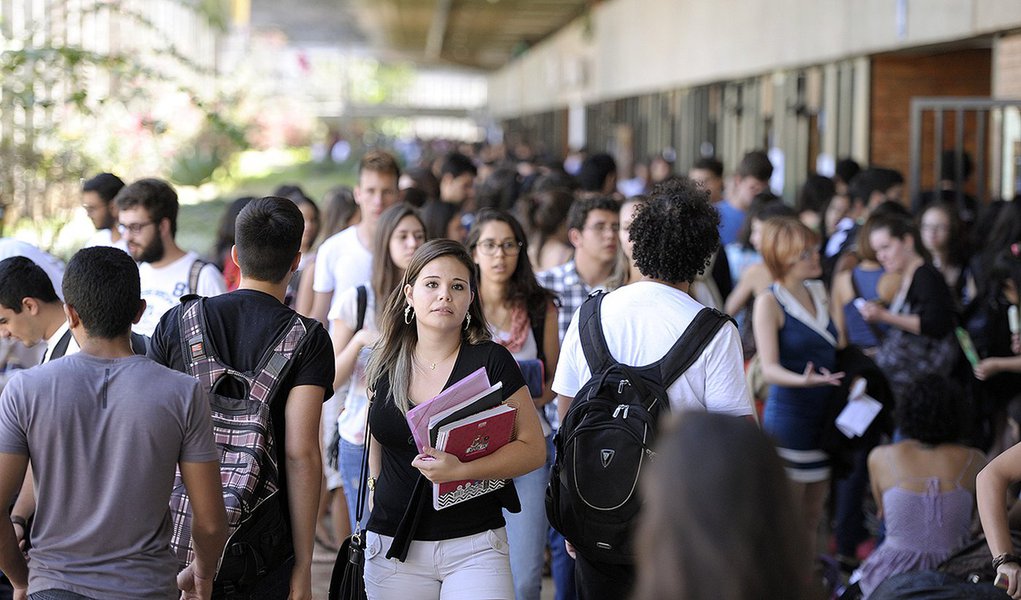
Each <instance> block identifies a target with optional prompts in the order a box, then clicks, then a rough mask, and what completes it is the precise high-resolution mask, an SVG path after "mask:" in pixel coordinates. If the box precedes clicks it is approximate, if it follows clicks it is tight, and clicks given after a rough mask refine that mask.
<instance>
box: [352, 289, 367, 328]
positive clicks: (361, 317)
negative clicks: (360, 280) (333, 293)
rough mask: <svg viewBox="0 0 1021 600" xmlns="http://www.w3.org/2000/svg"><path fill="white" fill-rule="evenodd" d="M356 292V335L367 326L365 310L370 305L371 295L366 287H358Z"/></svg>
mask: <svg viewBox="0 0 1021 600" xmlns="http://www.w3.org/2000/svg"><path fill="white" fill-rule="evenodd" d="M355 292H356V293H357V295H358V317H357V318H358V320H357V321H356V322H355V330H354V333H358V332H359V331H361V330H362V327H364V326H365V308H366V306H368V304H369V293H368V291H367V290H366V289H365V286H364V285H360V286H358V288H357V289H356V290H355Z"/></svg>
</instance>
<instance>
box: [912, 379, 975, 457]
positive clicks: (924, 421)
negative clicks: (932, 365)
mask: <svg viewBox="0 0 1021 600" xmlns="http://www.w3.org/2000/svg"><path fill="white" fill-rule="evenodd" d="M966 412H967V410H966V405H965V398H964V392H963V391H962V390H961V387H960V386H959V385H958V384H957V382H955V381H953V380H952V379H949V378H947V377H944V376H942V375H929V376H926V377H920V378H918V379H916V380H915V381H912V382H911V383H910V384H909V385H908V387H907V388H905V390H904V394H903V395H902V396H901V398H900V400H899V401H898V402H897V408H896V410H895V413H894V416H895V419H896V422H897V426H898V427H899V428H900V430H901V433H903V434H904V436H906V437H909V438H913V439H916V440H918V441H920V442H922V443H923V444H933V445H935V444H945V443H948V442H958V441H960V438H961V434H962V430H961V424H962V423H964V422H966V417H967V415H966V414H965V413H966Z"/></svg>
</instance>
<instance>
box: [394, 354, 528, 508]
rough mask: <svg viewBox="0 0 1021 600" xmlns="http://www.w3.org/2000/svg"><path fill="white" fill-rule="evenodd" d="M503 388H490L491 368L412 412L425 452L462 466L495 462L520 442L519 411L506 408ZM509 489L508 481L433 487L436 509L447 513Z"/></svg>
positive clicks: (498, 384)
mask: <svg viewBox="0 0 1021 600" xmlns="http://www.w3.org/2000/svg"><path fill="white" fill-rule="evenodd" d="M502 391H503V383H502V382H499V381H498V382H496V383H495V384H490V383H489V377H488V376H487V375H486V370H485V368H482V369H479V370H477V371H475V372H474V373H472V374H471V375H468V376H467V377H465V378H464V379H462V380H461V381H458V382H457V383H455V384H454V385H452V386H450V387H449V388H447V389H445V390H443V392H441V393H440V394H439V395H438V396H436V397H435V398H433V399H432V400H429V401H428V402H423V403H422V404H419V405H418V406H416V407H414V408H412V409H411V410H409V411H408V414H407V419H408V425H409V426H410V427H411V435H412V436H413V437H414V439H415V443H416V444H417V445H418V450H419V452H421V451H422V450H424V449H425V448H427V447H432V448H435V449H437V450H441V451H443V452H447V453H449V454H453V455H454V456H456V457H457V458H458V460H460V461H461V462H471V461H473V460H476V459H479V458H482V457H484V456H489V455H490V454H492V453H493V452H496V451H497V450H499V449H500V448H502V447H503V446H504V445H506V444H507V443H509V442H510V441H511V440H512V439H513V437H514V418H515V413H516V410H515V409H514V408H513V407H511V406H508V405H506V404H504V403H503V393H502ZM504 485H506V480H503V479H495V480H493V479H485V480H461V481H448V482H445V483H434V484H433V508H434V509H436V510H442V509H444V508H449V507H451V506H453V505H455V504H460V503H461V502H465V501H466V500H471V499H473V498H478V497H479V496H482V495H483V494H488V493H489V492H493V491H496V490H498V489H500V488H502V487H504Z"/></svg>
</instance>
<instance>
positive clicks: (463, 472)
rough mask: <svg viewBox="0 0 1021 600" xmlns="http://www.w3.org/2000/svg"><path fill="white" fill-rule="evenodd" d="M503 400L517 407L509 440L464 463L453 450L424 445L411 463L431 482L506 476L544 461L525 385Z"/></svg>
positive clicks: (543, 447) (536, 418) (543, 448)
mask: <svg viewBox="0 0 1021 600" xmlns="http://www.w3.org/2000/svg"><path fill="white" fill-rule="evenodd" d="M506 403H507V405H508V406H513V407H514V408H516V409H517V412H516V414H515V418H514V430H515V431H516V432H517V436H516V437H515V438H514V440H513V441H511V442H510V443H509V444H507V445H505V446H503V447H502V448H500V449H499V450H497V451H496V452H494V453H492V454H490V455H489V456H484V457H482V458H479V459H476V460H473V461H471V462H467V463H462V462H461V461H459V460H458V459H457V457H456V456H454V455H453V454H448V453H446V452H442V451H440V450H436V449H435V448H426V449H425V450H424V451H423V452H422V454H420V455H419V456H418V457H416V458H415V460H414V461H412V463H411V466H413V467H415V468H416V469H418V470H419V471H421V472H422V474H423V475H425V477H426V479H428V480H429V481H432V482H433V483H444V482H447V481H457V480H459V479H510V478H512V477H517V476H519V475H524V474H525V473H528V472H530V471H534V470H535V469H538V468H539V467H541V466H542V465H543V464H544V463H545V462H546V438H544V437H543V435H542V427H541V426H540V425H539V415H538V413H537V412H536V411H535V406H534V405H533V404H532V399H531V397H530V396H529V394H528V386H522V387H521V389H519V390H518V391H516V392H514V394H513V395H511V397H510V398H508V399H507V401H506ZM423 456H429V457H432V460H425V459H424V458H423Z"/></svg>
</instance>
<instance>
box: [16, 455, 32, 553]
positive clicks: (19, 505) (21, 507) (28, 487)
mask: <svg viewBox="0 0 1021 600" xmlns="http://www.w3.org/2000/svg"><path fill="white" fill-rule="evenodd" d="M34 514H35V481H33V479H32V463H29V464H28V469H27V470H26V471H25V481H24V482H23V483H22V484H21V491H20V492H18V499H17V500H15V501H14V507H13V508H12V509H11V519H14V518H15V517H18V518H19V519H24V520H26V521H27V520H28V519H30V518H32V515H34ZM15 527H16V528H17V529H15V530H14V534H15V535H16V536H17V537H18V545H19V547H21V549H22V550H24V549H25V539H26V538H27V537H28V532H27V531H25V526H24V525H15Z"/></svg>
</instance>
